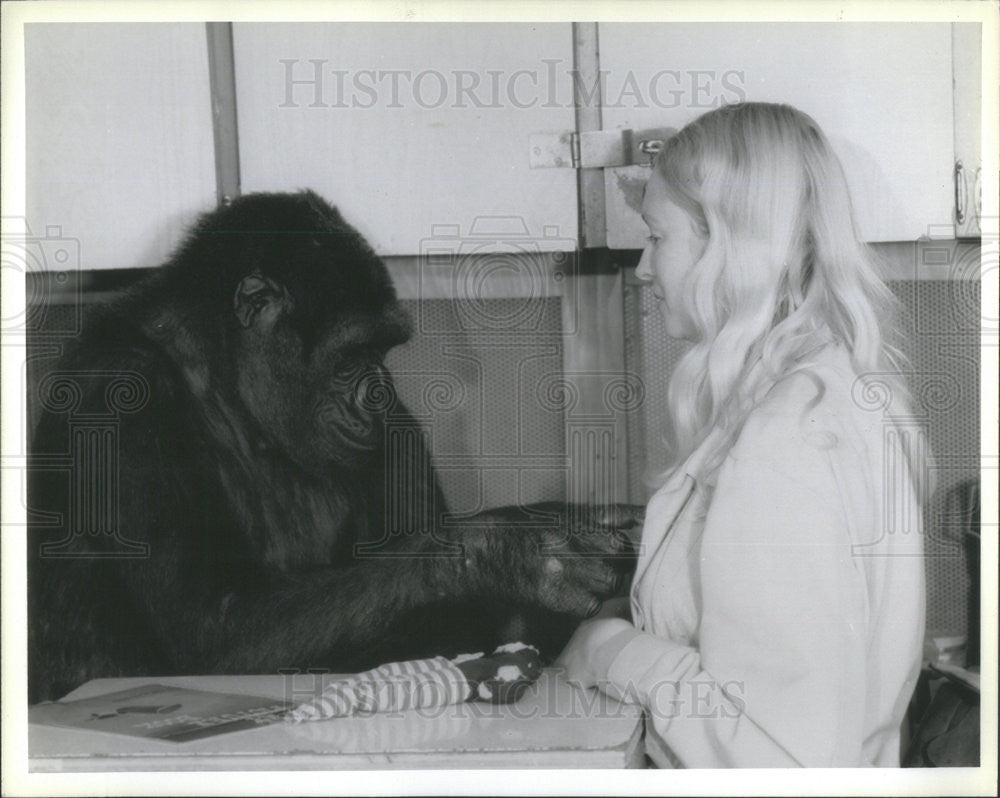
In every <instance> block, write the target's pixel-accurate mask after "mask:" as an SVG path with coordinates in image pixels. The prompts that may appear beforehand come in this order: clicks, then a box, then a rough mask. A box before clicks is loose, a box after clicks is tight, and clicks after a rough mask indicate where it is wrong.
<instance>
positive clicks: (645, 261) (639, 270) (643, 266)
mask: <svg viewBox="0 0 1000 798" xmlns="http://www.w3.org/2000/svg"><path fill="white" fill-rule="evenodd" d="M649 260H650V256H649V247H646V248H645V249H644V250H643V251H642V257H640V258H639V265H638V266H636V267H635V276H636V278H637V279H639V280H652V279H653V271H652V269H651V268H650V265H649Z"/></svg>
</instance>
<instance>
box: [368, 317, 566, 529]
mask: <svg viewBox="0 0 1000 798" xmlns="http://www.w3.org/2000/svg"><path fill="white" fill-rule="evenodd" d="M532 303H534V305H535V310H537V312H533V313H532V314H530V317H529V315H528V314H525V313H523V311H524V305H525V300H523V299H486V300H480V301H479V306H478V308H477V313H478V316H477V318H475V319H473V320H471V321H470V319H469V318H467V317H463V316H461V315H460V314H459V313H458V312H456V308H458V306H457V305H456V303H454V302H452V301H451V300H447V299H424V300H420V301H419V303H418V301H417V300H407V301H404V302H403V304H404V306H407V309H408V310H409V311H410V313H411V314H412V315H413V317H414V320H415V321H416V324H415V334H414V336H413V338H412V339H411V340H410V341H409V342H408V343H407V344H405V345H404V346H401V347H398V348H397V349H394V350H393V351H392V352H391V353H390V354H389V357H388V358H387V360H386V365H387V366H388V367H389V370H390V371H392V373H393V379H394V380H395V382H396V387H397V390H398V392H399V395H400V398H401V399H402V400H403V402H404V403H405V404H406V405H407V407H408V408H409V409H410V411H411V412H412V413H414V415H416V416H417V418H418V419H420V421H421V423H422V425H423V426H424V429H425V431H426V433H427V435H428V441H429V443H430V448H431V452H432V453H433V457H434V465H435V468H436V470H437V472H438V476H439V479H440V481H441V486H442V489H443V490H444V493H445V498H446V499H447V501H448V505H449V508H450V509H451V510H452V511H453V512H472V511H475V510H480V509H486V508H490V507H498V506H503V505H508V504H516V503H518V502H522V503H531V502H536V501H546V500H554V499H561V498H563V497H565V495H566V461H565V444H564V433H563V414H562V413H561V412H554V411H553V410H550V409H549V408H547V407H545V406H544V405H543V404H542V403H541V402H540V401H539V398H538V390H537V389H538V386H539V385H540V384H541V383H543V381H544V380H545V378H546V377H547V376H550V375H560V374H562V343H561V336H560V335H559V330H560V325H561V320H560V301H559V299H538V298H536V299H533V300H532ZM459 309H460V308H459ZM491 322H492V323H491ZM436 391H437V392H438V393H439V394H440V395H436V394H435V392H436Z"/></svg>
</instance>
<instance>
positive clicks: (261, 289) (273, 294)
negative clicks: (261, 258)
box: [233, 272, 288, 328]
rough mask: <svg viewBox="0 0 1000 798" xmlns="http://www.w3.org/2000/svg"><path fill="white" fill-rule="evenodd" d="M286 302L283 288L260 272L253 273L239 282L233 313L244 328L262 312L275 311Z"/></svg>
mask: <svg viewBox="0 0 1000 798" xmlns="http://www.w3.org/2000/svg"><path fill="white" fill-rule="evenodd" d="M287 300H288V291H287V290H285V288H284V286H282V285H280V284H279V283H276V282H275V281H274V280H272V279H271V278H269V277H265V276H264V275H263V274H261V273H260V272H254V273H253V274H248V275H247V276H246V277H244V278H243V279H242V280H240V284H239V285H238V286H237V287H236V294H235V296H233V311H234V312H235V313H236V318H238V319H239V320H240V324H241V325H242V326H243V327H244V328H246V327H249V326H250V325H251V324H253V323H254V321H255V320H256V319H257V317H258V316H260V314H261V313H262V312H264V311H266V310H267V309H268V308H273V309H275V310H277V309H279V306H281V305H285V304H287Z"/></svg>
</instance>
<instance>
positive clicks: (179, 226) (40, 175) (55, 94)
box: [25, 23, 215, 269]
mask: <svg viewBox="0 0 1000 798" xmlns="http://www.w3.org/2000/svg"><path fill="white" fill-rule="evenodd" d="M25 71H26V78H25V80H26V86H25V105H26V126H27V127H26V133H27V155H26V157H27V163H26V176H27V217H28V224H29V227H30V229H31V233H32V234H33V235H34V236H35V237H38V238H41V237H43V236H45V235H46V228H47V227H50V226H57V227H60V228H61V235H63V236H66V237H69V238H75V239H77V240H79V252H80V263H79V264H70V266H71V267H78V268H85V269H109V268H126V267H146V266H156V265H158V264H159V263H161V262H162V261H163V260H164V259H165V258H166V257H167V255H168V254H169V252H170V250H171V249H172V248H173V247H174V246H175V245H176V244H177V243H178V241H179V239H180V237H181V235H182V234H183V231H184V229H185V228H186V227H187V225H188V224H189V223H190V222H191V220H192V219H193V218H194V216H195V215H196V214H197V213H199V212H201V211H205V210H209V209H211V208H212V207H213V206H214V204H215V165H214V153H213V144H212V118H211V103H210V101H209V87H208V79H207V76H208V51H207V46H206V41H205V26H204V25H202V24H200V23H191V24H173V23H171V24H166V23H163V24H102V23H96V24H82V23H73V24H43V23H34V24H29V25H26V26H25ZM51 232H52V233H54V231H51ZM66 266H67V264H45V266H44V268H58V269H65V268H66ZM40 268H42V267H41V266H40Z"/></svg>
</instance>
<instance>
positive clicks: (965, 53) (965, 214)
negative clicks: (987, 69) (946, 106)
mask: <svg viewBox="0 0 1000 798" xmlns="http://www.w3.org/2000/svg"><path fill="white" fill-rule="evenodd" d="M951 27H952V43H953V62H954V69H955V181H956V185H955V201H956V210H955V226H956V233H957V235H959V236H961V237H979V236H980V235H981V233H982V230H981V229H980V219H981V216H982V202H983V187H982V178H983V151H982V130H981V127H982V121H983V118H982V103H983V82H982V68H983V58H982V55H983V53H982V44H981V42H982V35H983V26H982V25H981V24H979V23H978V22H976V23H971V22H956V23H954V24H953V25H952V26H951Z"/></svg>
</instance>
